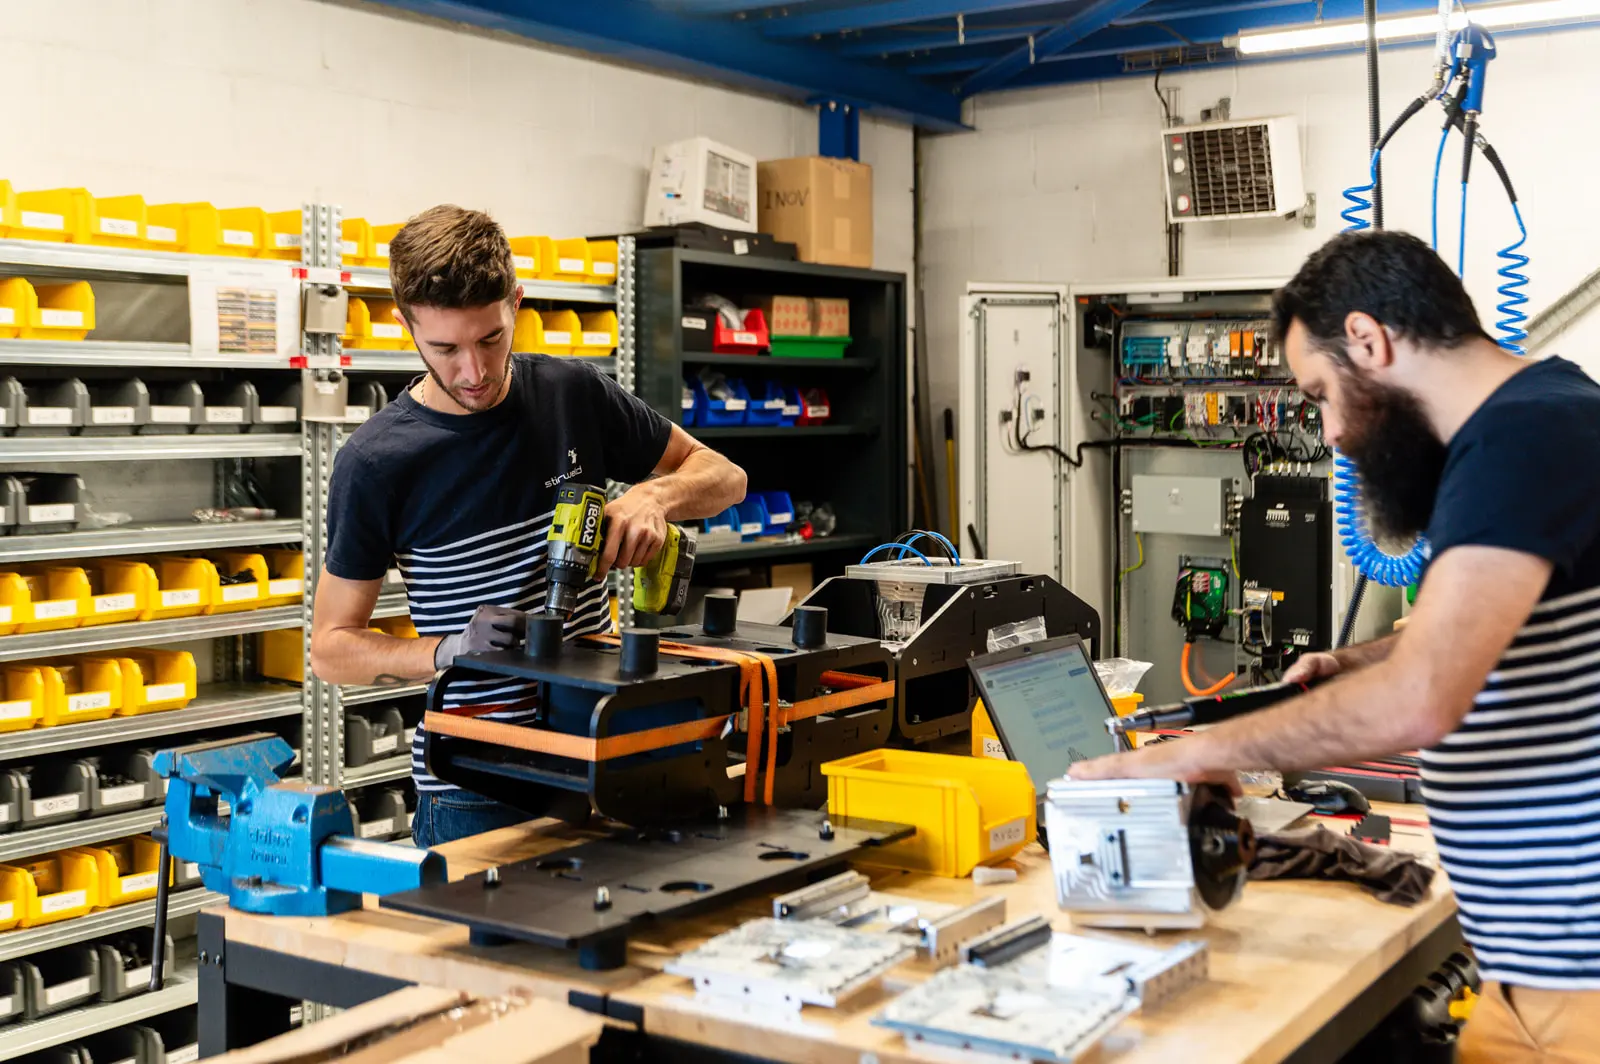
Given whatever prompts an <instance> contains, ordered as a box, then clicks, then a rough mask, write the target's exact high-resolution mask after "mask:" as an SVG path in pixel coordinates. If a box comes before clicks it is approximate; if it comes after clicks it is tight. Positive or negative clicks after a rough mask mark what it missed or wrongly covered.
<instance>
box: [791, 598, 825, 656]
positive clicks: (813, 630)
mask: <svg viewBox="0 0 1600 1064" xmlns="http://www.w3.org/2000/svg"><path fill="white" fill-rule="evenodd" d="M827 642H828V610H827V607H825V606H796V607H795V608H794V645H795V646H797V647H799V648H801V649H802V650H815V649H816V648H817V647H820V646H825V645H826V644H827Z"/></svg>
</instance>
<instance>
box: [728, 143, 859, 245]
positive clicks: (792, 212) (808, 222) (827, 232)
mask: <svg viewBox="0 0 1600 1064" xmlns="http://www.w3.org/2000/svg"><path fill="white" fill-rule="evenodd" d="M756 183H757V185H758V187H759V188H760V192H761V196H760V203H761V212H760V214H759V215H758V218H757V220H758V222H759V224H760V228H761V231H762V232H763V233H771V234H772V235H773V236H774V237H775V238H777V239H778V240H785V241H790V242H792V243H794V244H796V245H798V246H799V249H800V258H801V260H802V261H805V262H817V263H823V264H825V265H829V266H862V267H870V266H871V265H872V167H870V166H867V165H866V164H864V163H857V162H852V161H850V160H849V159H825V158H821V157H818V156H804V157H802V158H798V159H776V160H772V161H769V162H764V163H762V164H761V165H760V166H759V168H758V170H757V181H756Z"/></svg>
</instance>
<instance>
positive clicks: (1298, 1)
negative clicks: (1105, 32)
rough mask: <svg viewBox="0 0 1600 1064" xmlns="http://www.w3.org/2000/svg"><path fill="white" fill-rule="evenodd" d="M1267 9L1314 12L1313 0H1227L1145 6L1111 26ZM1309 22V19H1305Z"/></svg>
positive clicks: (1176, 20)
mask: <svg viewBox="0 0 1600 1064" xmlns="http://www.w3.org/2000/svg"><path fill="white" fill-rule="evenodd" d="M1267 7H1306V8H1310V9H1311V10H1312V11H1313V12H1315V10H1316V4H1315V2H1314V0H1228V2H1226V3H1221V4H1211V5H1208V6H1203V7H1196V6H1195V5H1194V4H1192V3H1183V2H1182V0H1179V2H1177V3H1165V4H1159V3H1158V4H1146V5H1145V6H1144V7H1141V8H1140V9H1139V10H1137V11H1135V12H1134V13H1133V14H1131V15H1127V16H1125V17H1123V18H1119V19H1117V20H1116V21H1115V22H1113V23H1112V25H1113V26H1138V25H1142V24H1144V23H1147V22H1178V21H1181V20H1183V19H1190V18H1204V17H1205V16H1207V15H1231V14H1234V13H1236V12H1239V11H1256V10H1259V9H1261V8H1267ZM1306 21H1307V22H1309V21H1311V19H1310V18H1307V19H1306Z"/></svg>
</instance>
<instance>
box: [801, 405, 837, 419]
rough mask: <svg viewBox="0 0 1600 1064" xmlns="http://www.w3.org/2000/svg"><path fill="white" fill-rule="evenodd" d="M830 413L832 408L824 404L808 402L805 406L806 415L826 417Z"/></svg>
mask: <svg viewBox="0 0 1600 1064" xmlns="http://www.w3.org/2000/svg"><path fill="white" fill-rule="evenodd" d="M832 413H833V410H832V409H831V408H829V407H826V406H813V405H809V404H808V405H807V406H806V417H828V416H830V415H831V414H832Z"/></svg>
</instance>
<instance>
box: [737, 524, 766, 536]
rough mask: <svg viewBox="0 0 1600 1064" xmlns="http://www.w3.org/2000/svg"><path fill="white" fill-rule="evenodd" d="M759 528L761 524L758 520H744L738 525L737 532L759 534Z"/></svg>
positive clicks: (748, 534)
mask: <svg viewBox="0 0 1600 1064" xmlns="http://www.w3.org/2000/svg"><path fill="white" fill-rule="evenodd" d="M761 528H762V525H761V522H760V521H745V522H744V523H743V524H741V525H740V526H739V534H740V535H741V536H755V535H760V533H761Z"/></svg>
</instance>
